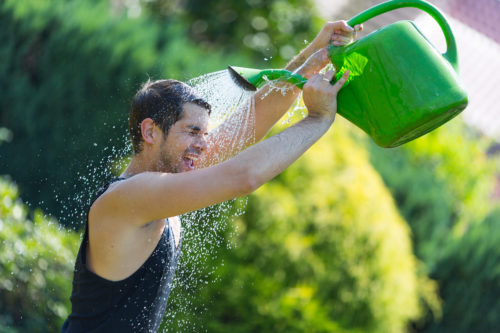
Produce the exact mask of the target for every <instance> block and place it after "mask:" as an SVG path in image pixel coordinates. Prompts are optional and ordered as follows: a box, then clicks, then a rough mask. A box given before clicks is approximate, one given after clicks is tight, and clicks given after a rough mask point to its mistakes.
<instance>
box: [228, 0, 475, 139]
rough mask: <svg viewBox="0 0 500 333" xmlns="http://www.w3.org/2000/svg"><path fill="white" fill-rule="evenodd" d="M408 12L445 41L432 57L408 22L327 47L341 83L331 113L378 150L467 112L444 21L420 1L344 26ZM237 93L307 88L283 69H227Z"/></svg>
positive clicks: (387, 6) (403, 0)
mask: <svg viewBox="0 0 500 333" xmlns="http://www.w3.org/2000/svg"><path fill="white" fill-rule="evenodd" d="M402 7H414V8H418V9H421V10H423V11H425V12H426V13H428V14H429V15H431V16H432V17H433V18H434V19H435V20H436V22H437V23H438V24H439V26H440V28H441V30H442V32H443V35H444V37H445V39H446V52H445V53H444V54H440V53H439V52H438V51H437V50H436V48H435V47H434V46H433V45H432V44H431V43H430V42H429V41H428V40H427V39H426V38H425V37H424V35H423V34H422V33H420V31H419V30H418V29H417V27H416V26H415V25H414V24H413V23H412V22H410V21H400V22H396V23H393V24H390V25H388V26H385V27H383V28H381V29H379V30H377V31H375V32H372V33H371V34H369V35H367V36H365V37H363V38H362V39H360V40H358V41H356V42H354V43H352V44H349V45H346V46H333V45H332V46H330V48H329V52H330V58H331V61H332V63H333V65H334V67H335V69H336V70H337V72H338V73H337V78H339V77H340V76H341V75H342V74H343V73H344V71H345V70H346V69H348V70H349V71H350V75H349V79H348V81H347V83H346V84H345V85H344V87H343V88H342V89H341V90H340V92H339V94H338V96H337V107H338V113H339V114H340V115H342V116H343V117H344V118H346V119H348V120H350V121H351V122H352V123H354V124H355V125H357V126H358V127H360V128H361V129H362V130H364V131H365V132H366V133H367V134H368V135H370V136H371V137H372V138H373V140H374V141H375V142H376V143H377V144H378V145H379V146H381V147H396V146H399V145H401V144H403V143H405V142H408V141H411V140H413V139H415V138H418V137H419V136H421V135H424V134H425V133H427V132H429V131H431V130H433V129H435V128H437V127H439V126H440V125H442V124H443V123H445V122H446V121H448V120H450V119H451V118H453V117H454V116H456V115H457V114H459V113H460V112H461V111H462V110H464V109H465V107H466V106H467V93H466V92H465V90H464V89H463V88H462V86H461V84H460V81H459V78H458V75H457V72H458V60H457V48H456V43H455V38H454V36H453V33H452V31H451V28H450V26H449V24H448V22H447V21H446V18H445V17H444V15H443V14H442V13H441V12H440V11H439V9H437V8H436V7H435V6H434V5H432V4H430V3H428V2H426V1H422V0H393V1H387V2H384V3H381V4H378V5H376V6H374V7H372V8H369V9H367V10H366V11H364V12H362V13H360V14H358V15H356V16H355V17H353V18H352V19H350V20H349V21H348V22H347V23H348V24H349V25H350V26H355V25H356V24H360V23H363V22H365V21H367V20H369V19H371V18H373V17H375V16H377V15H380V14H383V13H385V12H388V11H391V10H394V9H397V8H402ZM230 71H231V72H232V73H233V76H234V77H236V78H238V79H236V80H235V82H237V83H238V84H240V86H245V87H251V88H253V89H256V88H258V87H260V86H262V85H264V84H265V83H267V81H269V80H283V81H287V82H290V83H292V84H295V85H296V86H297V87H299V88H302V86H303V85H304V84H305V82H306V81H307V80H306V79H305V78H303V77H301V76H300V75H298V74H296V73H291V72H289V71H286V70H272V69H268V70H262V71H259V70H254V69H248V68H241V67H233V68H231V66H230Z"/></svg>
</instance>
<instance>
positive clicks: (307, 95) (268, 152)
mask: <svg viewBox="0 0 500 333" xmlns="http://www.w3.org/2000/svg"><path fill="white" fill-rule="evenodd" d="M347 75H348V72H347V73H346V75H344V76H343V77H342V78H341V79H340V80H339V81H338V82H337V83H336V84H335V85H331V84H330V82H329V81H330V80H331V79H332V77H333V72H331V71H329V72H327V73H326V74H325V75H324V76H323V75H319V74H317V75H314V76H313V77H311V79H310V80H309V81H308V82H307V84H306V85H305V86H304V102H305V104H306V106H307V108H308V116H307V117H306V118H304V119H303V120H302V121H300V122H299V123H297V124H295V125H294V126H292V127H290V128H288V129H286V130H285V131H283V132H281V133H279V134H277V135H275V136H272V137H271V138H269V139H267V140H264V141H262V142H260V143H258V144H256V145H254V146H253V147H251V148H249V149H247V150H245V151H243V152H242V153H240V154H238V155H236V156H235V157H234V158H232V159H229V160H227V161H225V162H223V163H221V164H218V165H215V166H212V167H207V168H203V169H199V170H194V171H190V172H181V173H174V174H170V173H169V174H167V173H159V172H143V173H139V174H137V175H135V176H132V177H130V178H128V179H126V180H123V181H121V182H116V183H114V184H113V185H112V186H111V187H110V188H109V189H108V190H107V191H106V192H105V193H104V194H103V195H102V196H101V197H99V199H98V200H97V201H96V202H95V203H94V205H93V207H92V210H91V215H93V216H100V217H101V218H107V219H108V220H114V221H115V222H116V223H125V222H124V221H129V222H128V223H131V224H134V225H137V226H141V225H144V224H146V223H148V222H150V221H154V220H158V219H162V218H165V217H171V216H176V215H179V214H184V213H187V212H190V211H193V210H197V209H201V208H204V207H207V206H210V205H213V204H216V203H220V202H223V201H227V200H230V199H233V198H235V197H239V196H244V195H247V194H249V193H251V192H252V191H254V190H255V189H257V188H258V187H260V186H261V185H263V184H264V183H266V182H267V181H269V180H271V179H272V178H273V177H275V176H276V175H278V174H279V173H280V172H282V171H283V170H284V169H286V168H287V167H288V166H289V165H290V164H291V163H293V162H294V161H295V160H296V159H297V158H299V157H300V156H301V155H302V154H303V153H304V152H305V151H306V150H307V149H308V148H309V147H311V145H312V144H313V143H314V142H316V141H317V140H318V139H319V138H320V137H321V136H322V135H323V134H324V133H325V132H326V131H327V130H328V128H329V127H330V126H331V124H332V123H333V121H334V119H335V114H336V109H337V105H336V96H337V92H338V91H339V90H340V88H341V87H342V85H343V84H344V83H345V81H346V78H347ZM91 217H92V216H91ZM110 222H112V221H110Z"/></svg>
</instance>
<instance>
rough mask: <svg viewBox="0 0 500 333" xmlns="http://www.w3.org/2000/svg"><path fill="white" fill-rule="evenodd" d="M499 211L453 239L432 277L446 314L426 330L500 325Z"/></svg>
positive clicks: (491, 329)
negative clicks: (437, 286) (456, 239)
mask: <svg viewBox="0 0 500 333" xmlns="http://www.w3.org/2000/svg"><path fill="white" fill-rule="evenodd" d="M498 244H500V210H499V209H497V210H495V211H494V212H493V213H491V214H490V216H489V217H488V218H486V220H485V221H484V222H482V223H480V224H477V225H474V226H472V227H471V229H470V230H469V231H468V232H467V233H466V234H465V235H464V236H463V237H462V238H461V239H459V240H458V241H456V242H454V243H453V245H452V246H451V248H450V249H449V250H448V251H447V252H446V254H445V255H444V256H443V258H442V259H441V260H440V261H439V262H438V263H437V264H436V269H435V272H434V273H433V274H432V276H433V277H434V278H435V279H436V280H438V282H439V284H440V286H441V287H440V295H441V297H442V299H443V317H442V318H440V320H436V321H434V322H433V323H431V324H430V325H429V326H428V327H427V328H426V329H424V330H423V331H424V332H454V333H460V332H494V331H496V330H498V328H499V327H500V247H499V246H498Z"/></svg>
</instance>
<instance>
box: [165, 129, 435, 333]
mask: <svg viewBox="0 0 500 333" xmlns="http://www.w3.org/2000/svg"><path fill="white" fill-rule="evenodd" d="M347 127H348V125H347V123H346V122H343V123H342V122H341V123H340V124H335V126H334V128H333V130H332V131H331V132H330V134H328V135H327V136H326V137H324V138H322V139H321V141H320V142H319V143H318V144H316V145H315V146H314V147H313V148H312V149H311V150H309V151H308V152H307V153H306V154H305V155H304V156H303V157H302V158H300V159H299V160H298V161H297V162H296V163H295V164H294V165H293V166H291V167H290V168H288V169H287V170H286V171H285V172H284V173H283V174H281V175H280V176H279V177H277V178H276V179H275V180H273V181H272V182H271V183H268V184H266V185H264V186H263V187H262V188H261V189H259V190H258V191H257V192H256V193H255V194H253V195H251V196H250V197H249V200H248V206H247V207H246V212H245V214H244V215H243V216H241V217H239V218H238V219H237V220H236V221H235V222H234V225H233V224H231V225H229V227H228V229H229V230H230V231H228V232H227V234H228V235H230V236H232V238H231V242H232V243H233V244H234V246H233V248H232V249H230V250H226V249H224V248H221V249H220V250H219V251H220V254H219V256H220V259H219V262H218V263H213V265H214V266H215V267H219V270H218V272H217V274H218V278H217V279H216V281H215V282H212V285H209V286H207V287H205V288H200V289H201V290H200V291H198V290H197V291H195V292H193V293H192V294H188V295H186V294H181V295H180V296H177V297H189V295H191V297H192V299H190V302H192V303H193V306H192V308H193V309H202V308H203V307H204V305H205V306H206V307H207V310H206V311H204V312H202V313H201V314H200V313H199V312H198V311H193V313H191V318H189V319H187V320H177V319H176V320H167V323H166V325H167V324H168V327H169V328H171V329H173V330H174V331H178V330H179V327H176V325H179V323H184V322H186V321H187V322H193V321H195V322H196V321H201V322H203V323H204V326H205V327H207V329H208V331H210V332H228V331H231V332H332V331H335V332H403V331H405V328H406V325H407V324H408V322H409V320H418V319H419V318H420V314H421V312H420V309H421V303H420V302H423V301H425V302H426V303H428V304H431V306H435V308H436V310H439V304H438V301H437V298H436V295H435V286H434V284H433V282H432V281H430V280H428V279H427V278H426V277H425V276H424V275H422V274H421V272H420V269H419V266H420V264H419V263H418V261H417V260H416V259H415V257H414V255H413V253H412V246H411V241H410V235H409V229H408V227H407V225H406V224H405V222H404V221H403V220H402V219H401V217H400V216H399V214H398V212H397V208H396V207H395V205H394V203H393V201H392V199H391V196H390V193H389V192H388V191H387V189H386V188H385V187H384V185H383V183H382V180H381V179H380V177H379V176H378V174H377V173H376V172H375V170H374V169H373V168H372V167H371V165H370V163H369V157H368V155H367V154H366V152H365V151H364V149H363V147H362V146H360V144H359V143H356V142H355V141H354V140H353V139H352V138H351V136H350V135H349V134H348V133H349V131H347V129H346V128H347ZM332 147H335V148H334V149H332ZM177 292H180V291H179V290H177ZM172 304H174V305H173V306H175V301H173V302H172ZM207 304H209V305H207ZM184 315H186V314H185V313H184Z"/></svg>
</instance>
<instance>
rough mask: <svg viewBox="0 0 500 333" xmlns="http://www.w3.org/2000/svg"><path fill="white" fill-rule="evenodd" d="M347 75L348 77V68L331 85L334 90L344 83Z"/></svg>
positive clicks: (337, 89)
mask: <svg viewBox="0 0 500 333" xmlns="http://www.w3.org/2000/svg"><path fill="white" fill-rule="evenodd" d="M348 77H349V70H346V71H345V72H344V74H343V75H342V77H341V78H340V79H339V80H338V81H337V82H335V84H334V85H333V87H334V88H335V90H336V91H337V92H338V91H339V90H340V89H341V88H342V87H343V86H344V84H345V83H346V81H347V78H348Z"/></svg>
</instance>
